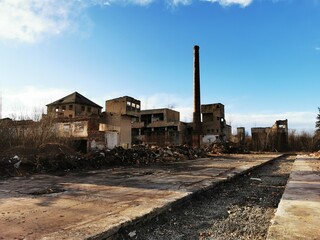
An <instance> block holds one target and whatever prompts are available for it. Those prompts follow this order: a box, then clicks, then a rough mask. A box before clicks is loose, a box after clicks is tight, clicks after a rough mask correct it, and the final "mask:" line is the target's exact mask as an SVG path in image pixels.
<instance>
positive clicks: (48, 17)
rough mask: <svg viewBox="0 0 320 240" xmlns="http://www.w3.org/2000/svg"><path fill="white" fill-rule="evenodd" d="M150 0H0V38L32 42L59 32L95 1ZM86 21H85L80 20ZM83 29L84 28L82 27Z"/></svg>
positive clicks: (136, 0) (142, 1)
mask: <svg viewBox="0 0 320 240" xmlns="http://www.w3.org/2000/svg"><path fill="white" fill-rule="evenodd" d="M153 1H154V0H109V1H108V0H59V1H57V0H1V1H0V39H2V40H7V41H8V40H9V41H12V40H14V41H18V42H26V43H34V42H36V41H38V40H39V39H41V38H42V37H44V36H46V35H60V34H61V33H64V32H66V31H67V30H70V29H72V28H73V27H74V26H76V25H77V21H80V19H81V18H80V17H79V16H80V15H83V14H84V10H85V9H87V8H89V7H91V6H95V5H100V6H104V5H111V4H124V5H126V4H136V5H140V6H145V5H148V4H150V3H152V2H153ZM84 25H86V24H84ZM84 31H85V30H84Z"/></svg>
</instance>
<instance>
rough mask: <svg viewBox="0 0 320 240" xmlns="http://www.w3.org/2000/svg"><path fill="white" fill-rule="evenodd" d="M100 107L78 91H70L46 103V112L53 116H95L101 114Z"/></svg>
mask: <svg viewBox="0 0 320 240" xmlns="http://www.w3.org/2000/svg"><path fill="white" fill-rule="evenodd" d="M101 109H102V107H101V106H99V105H98V104H96V103H94V102H92V101H91V100H89V99H88V98H86V97H84V96H82V95H81V94H80V93H78V92H74V93H71V94H70V95H68V96H66V97H63V98H61V99H59V100H57V101H55V102H53V103H50V104H48V105H47V113H48V114H53V115H54V116H55V117H69V118H74V117H78V116H92V115H96V116H97V115H100V114H101Z"/></svg>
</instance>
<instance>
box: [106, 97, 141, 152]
mask: <svg viewBox="0 0 320 240" xmlns="http://www.w3.org/2000/svg"><path fill="white" fill-rule="evenodd" d="M140 106H141V102H140V100H137V99H134V98H132V97H129V96H124V97H119V98H115V99H111V100H107V101H106V127H105V130H106V134H107V144H108V147H109V148H112V147H114V146H122V147H124V148H131V145H132V124H133V123H134V122H138V121H139V117H140Z"/></svg>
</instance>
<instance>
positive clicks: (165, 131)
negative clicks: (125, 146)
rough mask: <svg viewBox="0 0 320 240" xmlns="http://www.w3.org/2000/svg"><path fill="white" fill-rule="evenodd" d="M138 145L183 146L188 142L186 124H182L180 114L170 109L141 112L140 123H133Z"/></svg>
mask: <svg viewBox="0 0 320 240" xmlns="http://www.w3.org/2000/svg"><path fill="white" fill-rule="evenodd" d="M132 130H133V131H132V135H133V139H134V141H135V142H136V143H139V142H143V143H147V144H155V145H159V146H164V145H181V144H184V143H186V142H187V140H186V123H183V122H180V113H179V112H177V111H175V110H172V109H168V108H161V109H149V110H143V111H141V112H140V118H139V122H135V123H133V129H132Z"/></svg>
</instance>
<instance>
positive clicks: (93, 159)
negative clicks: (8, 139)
mask: <svg viewBox="0 0 320 240" xmlns="http://www.w3.org/2000/svg"><path fill="white" fill-rule="evenodd" d="M234 151H235V150H234V148H232V146H231V145H230V144H228V143H213V144H211V145H210V146H208V147H206V148H193V147H190V146H187V145H181V146H167V147H159V146H149V145H134V146H133V147H132V148H131V149H124V148H122V147H116V148H114V149H112V150H96V151H91V152H89V153H88V154H81V153H78V152H76V151H75V150H73V149H72V148H70V147H68V146H65V145H61V144H53V143H52V144H44V145H41V146H40V147H38V148H25V147H16V148H12V149H10V150H8V151H7V152H5V153H1V154H0V176H23V175H28V174H32V173H47V172H67V171H71V170H84V169H99V168H103V167H109V166H127V165H129V166H130V165H148V164H152V163H158V162H170V161H171V162H172V161H183V160H190V159H197V158H202V157H208V153H210V154H223V153H233V152H234Z"/></svg>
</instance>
